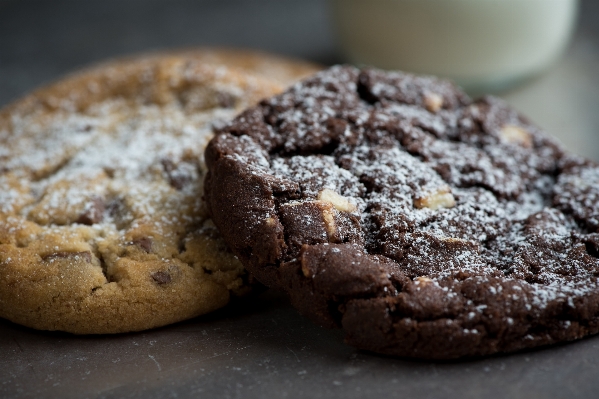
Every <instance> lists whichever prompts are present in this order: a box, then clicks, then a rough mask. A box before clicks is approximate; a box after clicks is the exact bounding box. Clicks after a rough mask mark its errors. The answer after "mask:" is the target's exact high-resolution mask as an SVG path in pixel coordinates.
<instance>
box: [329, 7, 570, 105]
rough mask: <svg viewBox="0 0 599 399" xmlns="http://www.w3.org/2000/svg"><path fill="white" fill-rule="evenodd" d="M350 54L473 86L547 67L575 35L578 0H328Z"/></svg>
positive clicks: (493, 86) (495, 86)
mask: <svg viewBox="0 0 599 399" xmlns="http://www.w3.org/2000/svg"><path fill="white" fill-rule="evenodd" d="M331 3H332V4H331V6H332V13H333V18H334V24H335V28H336V30H337V33H338V38H339V41H340V44H341V47H342V51H343V52H344V53H345V56H346V57H347V58H348V60H349V61H350V62H353V63H356V64H367V65H373V66H377V67H380V68H385V69H401V70H405V71H410V72H416V73H425V74H434V75H439V76H444V77H447V78H450V79H453V80H454V81H456V82H457V83H458V84H460V85H461V86H463V87H465V88H466V89H467V90H469V91H471V92H474V93H481V92H493V91H498V90H502V89H506V88H508V87H510V86H512V85H514V84H516V83H518V82H520V81H522V80H524V79H527V78H529V77H531V76H534V75H536V74H538V73H540V72H542V71H543V70H545V69H546V68H548V67H549V66H550V65H551V64H552V63H553V62H554V61H556V60H557V59H558V57H559V56H560V55H561V54H562V53H563V51H564V49H565V48H566V46H567V44H568V42H569V39H570V37H571V34H572V31H573V28H574V25H575V20H576V15H577V9H578V0H331Z"/></svg>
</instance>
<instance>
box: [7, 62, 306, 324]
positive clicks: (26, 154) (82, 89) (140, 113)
mask: <svg viewBox="0 0 599 399" xmlns="http://www.w3.org/2000/svg"><path fill="white" fill-rule="evenodd" d="M314 70H315V68H314V67H312V66H309V65H308V64H304V63H295V62H292V61H287V60H282V59H278V58H277V57H272V56H266V55H261V54H251V53H247V52H244V53H235V52H231V51H214V50H203V51H190V52H178V53H172V54H168V55H164V54H163V55H160V54H158V55H151V56H144V57H141V58H134V59H129V60H125V61H117V62H111V63H108V64H105V65H102V66H99V67H97V68H94V69H92V70H89V71H86V72H83V73H79V74H77V75H75V76H72V77H70V78H67V79H65V80H62V81H61V82H58V83H56V84H54V85H52V86H50V87H48V88H45V89H42V90H40V91H38V92H36V93H34V94H32V95H30V96H28V97H26V98H24V99H22V100H20V101H18V102H16V103H15V104H13V105H11V106H9V107H7V108H5V109H4V110H2V111H0V317H4V318H7V319H9V320H12V321H13V322H16V323H20V324H23V325H26V326H30V327H34V328H38V329H46V330H63V331H68V332H73V333H79V334H88V333H117V332H125V331H133V330H142V329H147V328H152V327H157V326H162V325H165V324H169V323H173V322H176V321H180V320H184V319H188V318H191V317H194V316H197V315H200V314H203V313H207V312H210V311H212V310H215V309H218V308H220V307H222V306H224V305H225V304H226V303H227V302H228V301H229V298H230V294H233V295H242V294H244V293H246V292H247V291H248V289H249V288H248V285H247V281H246V280H247V274H246V272H245V271H244V269H243V267H242V265H241V264H240V263H239V261H238V260H237V259H236V258H235V257H234V256H233V255H232V254H231V253H230V252H229V251H227V250H226V246H225V244H224V243H223V242H222V240H221V238H220V236H219V235H218V233H217V231H216V229H215V228H214V226H213V225H212V224H211V222H210V221H209V220H208V218H207V215H206V211H205V208H204V206H203V204H202V202H201V200H200V198H201V197H202V181H203V173H204V170H205V168H204V166H203V163H202V162H201V159H203V156H202V154H203V151H204V147H205V144H206V143H207V141H208V140H209V139H210V137H211V136H212V127H213V126H214V125H218V124H221V125H222V124H223V123H224V122H226V121H229V120H230V119H231V118H233V116H235V115H236V114H237V113H238V112H239V111H241V110H242V109H244V108H245V107H247V106H249V105H252V104H255V103H256V102H257V101H258V100H259V99H260V98H263V97H265V96H270V95H273V94H275V93H278V92H280V91H282V90H283V88H284V87H285V85H287V84H290V83H291V82H292V81H294V80H295V79H297V78H299V77H301V76H303V75H305V74H307V73H311V72H313V71H314ZM267 75H273V77H272V78H267V77H266V76H267Z"/></svg>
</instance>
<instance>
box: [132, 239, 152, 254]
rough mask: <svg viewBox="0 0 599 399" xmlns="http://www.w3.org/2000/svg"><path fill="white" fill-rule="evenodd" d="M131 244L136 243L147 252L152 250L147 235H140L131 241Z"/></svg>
mask: <svg viewBox="0 0 599 399" xmlns="http://www.w3.org/2000/svg"><path fill="white" fill-rule="evenodd" d="M131 243H132V244H134V245H137V246H138V247H140V248H141V249H143V250H144V251H146V252H147V253H150V252H152V239H151V238H149V237H140V238H136V239H135V240H133V241H131Z"/></svg>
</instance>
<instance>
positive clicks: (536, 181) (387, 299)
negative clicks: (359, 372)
mask: <svg viewBox="0 0 599 399" xmlns="http://www.w3.org/2000/svg"><path fill="white" fill-rule="evenodd" d="M206 162H207V165H208V168H209V172H208V174H207V177H206V183H205V187H206V192H205V197H206V201H207V204H208V207H209V212H210V214H211V216H212V218H213V221H214V223H215V225H216V226H217V227H218V229H219V230H220V231H221V233H222V234H223V237H224V238H225V241H226V242H227V244H228V245H229V246H230V247H231V248H232V250H233V252H234V253H235V254H236V255H237V256H238V257H239V259H240V260H241V262H242V263H243V264H244V266H246V268H247V269H248V270H249V271H250V272H252V273H253V274H254V275H255V276H256V278H257V279H258V280H260V281H262V282H263V283H265V284H267V285H270V286H273V287H278V288H281V289H283V290H285V291H287V293H288V294H289V296H290V298H291V300H292V302H293V304H294V306H295V307H296V308H297V309H299V311H300V312H301V313H303V314H305V315H306V316H308V317H310V318H312V319H313V320H315V321H316V322H318V323H320V324H322V325H325V326H331V327H341V328H343V329H344V331H345V333H346V340H347V342H348V343H349V344H351V345H355V346H357V347H358V348H362V349H366V350H371V351H375V352H380V353H384V354H389V355H399V356H409V357H418V358H436V359H449V358H458V357H464V356H480V355H489V354H493V353H497V352H511V351H516V350H520V349H524V348H532V347H538V346H541V345H548V344H554V343H557V342H562V341H569V340H573V339H578V338H581V337H584V336H587V335H589V334H595V333H597V332H598V331H599V287H598V283H597V276H598V275H599V165H598V164H596V163H594V162H591V161H588V160H585V159H581V158H578V157H576V156H572V155H569V154H567V153H566V152H565V151H564V150H563V149H562V147H561V146H560V145H559V144H558V143H556V142H555V141H554V140H553V139H552V138H550V137H549V136H548V135H547V134H545V133H544V132H543V131H542V130H541V129H539V128H538V127H536V126H535V125H534V124H532V123H531V122H530V121H528V120H527V119H526V118H525V117H523V116H522V115H520V114H519V113H517V112H516V111H515V110H514V109H512V108H511V107H510V106H508V105H507V104H506V103H504V102H503V101H501V100H499V99H497V98H493V97H484V98H481V99H479V100H476V101H473V100H471V99H470V98H469V97H468V96H467V95H466V94H464V93H463V92H462V91H461V90H460V89H459V88H457V87H455V86H454V85H453V84H451V83H449V82H447V81H443V80H440V79H436V78H432V77H420V76H413V75H410V74H406V73H401V72H383V71H379V70H376V69H362V70H359V69H355V68H353V67H344V66H337V67H333V68H331V69H329V70H327V71H323V72H321V73H318V74H317V75H315V76H314V77H312V78H310V79H308V80H306V81H304V82H302V83H301V84H298V85H295V86H294V87H292V88H291V89H290V90H288V91H287V92H285V93H283V94H281V95H278V96H275V97H273V98H270V99H268V100H265V101H262V102H261V103H260V104H259V105H258V106H255V107H252V108H250V109H248V110H246V111H245V112H244V113H242V114H241V115H240V116H238V117H237V118H236V119H235V120H233V121H232V122H231V123H229V124H228V125H227V126H226V127H224V128H222V129H220V131H219V133H218V135H217V136H216V137H215V138H214V139H213V140H212V141H211V142H210V143H209V145H208V147H207V149H206Z"/></svg>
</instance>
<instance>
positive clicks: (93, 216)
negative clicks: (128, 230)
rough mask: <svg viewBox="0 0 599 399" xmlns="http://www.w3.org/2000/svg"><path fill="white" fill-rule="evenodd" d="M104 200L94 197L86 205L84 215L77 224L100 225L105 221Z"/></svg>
mask: <svg viewBox="0 0 599 399" xmlns="http://www.w3.org/2000/svg"><path fill="white" fill-rule="evenodd" d="M104 209H105V205H104V200H103V199H102V198H100V197H93V198H92V199H91V200H90V201H89V202H88V203H87V204H86V205H85V209H84V211H83V213H82V214H81V216H79V219H77V223H81V224H86V225H88V226H91V225H92V224H96V223H100V222H101V221H102V220H103V219H104Z"/></svg>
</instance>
